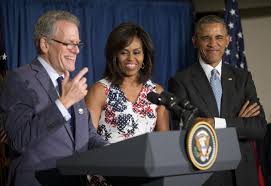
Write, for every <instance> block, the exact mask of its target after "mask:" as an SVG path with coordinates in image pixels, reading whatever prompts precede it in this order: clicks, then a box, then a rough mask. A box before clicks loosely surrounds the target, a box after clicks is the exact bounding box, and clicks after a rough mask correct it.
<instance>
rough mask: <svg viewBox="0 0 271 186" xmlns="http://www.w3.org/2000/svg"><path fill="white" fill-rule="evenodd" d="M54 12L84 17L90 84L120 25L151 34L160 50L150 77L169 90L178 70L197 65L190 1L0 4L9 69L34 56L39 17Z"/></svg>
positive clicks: (24, 0)
mask: <svg viewBox="0 0 271 186" xmlns="http://www.w3.org/2000/svg"><path fill="white" fill-rule="evenodd" d="M53 9H57V10H67V11H70V12H72V13H73V14H75V15H76V16H78V17H79V19H80V22H81V25H80V37H81V40H82V42H84V43H85V47H84V48H83V49H82V50H81V51H80V54H79V56H78V60H77V72H78V70H79V69H81V68H82V67H88V68H89V73H88V75H87V78H88V84H89V85H91V84H92V83H94V82H95V81H97V80H99V79H100V78H101V76H102V73H103V71H104V68H105V57H104V47H105V44H106V40H107V37H108V35H109V33H110V31H111V30H112V28H113V27H115V26H117V25H118V24H120V23H121V22H127V21H132V22H135V23H138V24H140V25H141V26H143V27H144V29H145V30H146V31H147V32H148V33H149V34H150V36H151V38H152V40H153V41H154V44H155V49H156V55H155V67H154V73H153V76H152V79H153V80H154V81H155V82H157V83H159V84H161V85H163V86H164V87H165V88H166V87H167V81H168V79H169V78H170V77H171V76H173V75H174V74H175V73H176V71H177V70H181V69H183V68H185V67H187V66H188V65H190V64H191V63H193V62H194V61H195V51H194V48H193V46H192V42H191V37H192V32H193V23H194V17H193V6H192V3H191V1H189V0H39V1H38V0H1V4H0V11H1V12H2V14H3V16H1V18H0V19H2V20H0V21H1V25H2V26H1V27H3V28H2V29H3V32H4V33H1V34H4V35H5V38H4V39H5V42H4V43H5V49H6V54H7V56H8V57H7V61H8V64H7V65H8V69H14V68H16V67H18V66H21V65H23V64H27V63H30V62H31V61H32V59H33V58H35V57H36V50H35V47H34V44H33V41H32V33H33V29H34V25H35V23H36V21H37V19H38V17H39V16H40V15H42V14H43V13H44V12H46V11H48V10H53ZM77 72H75V73H77Z"/></svg>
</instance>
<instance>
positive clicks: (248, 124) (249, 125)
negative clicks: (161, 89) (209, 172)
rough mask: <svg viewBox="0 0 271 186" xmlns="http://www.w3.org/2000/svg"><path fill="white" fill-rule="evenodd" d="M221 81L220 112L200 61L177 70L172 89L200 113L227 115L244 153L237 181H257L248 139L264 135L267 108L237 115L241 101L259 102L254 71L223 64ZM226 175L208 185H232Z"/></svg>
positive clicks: (171, 82)
mask: <svg viewBox="0 0 271 186" xmlns="http://www.w3.org/2000/svg"><path fill="white" fill-rule="evenodd" d="M221 81H222V82H221V83H222V89H223V90H222V91H223V92H222V102H221V114H220V116H219V113H218V109H217V106H216V102H215V97H214V94H213V91H212V88H211V86H210V84H209V81H208V79H207V77H206V75H205V73H204V71H203V69H202V67H201V66H200V64H199V63H195V64H193V65H192V66H190V67H189V68H188V69H186V70H184V71H183V72H178V73H177V74H176V76H175V77H174V78H172V79H170V81H169V89H170V91H171V92H173V93H174V94H175V95H176V96H178V97H179V98H180V99H184V98H185V99H188V100H190V101H191V104H193V105H194V106H196V107H198V109H199V115H200V116H201V117H221V118H225V119H226V122H227V127H235V128H236V131H237V135H238V138H239V144H240V150H241V155H242V160H241V163H240V164H239V166H238V168H237V169H236V171H235V174H236V182H237V185H238V186H241V185H242V186H247V185H249V186H253V185H257V173H256V166H255V161H254V156H253V149H252V147H251V145H250V142H249V140H250V139H253V140H257V139H263V137H264V135H265V131H266V120H265V116H264V112H263V110H262V108H261V113H260V115H259V116H257V117H251V118H240V117H238V113H239V111H240V110H241V107H242V105H243V104H244V103H245V102H246V101H247V100H250V101H252V102H257V103H259V99H258V98H257V94H256V89H255V86H254V83H253V80H252V77H251V74H250V73H249V72H247V71H245V70H242V69H237V68H235V67H233V66H230V65H227V64H223V65H222V74H221ZM226 174H227V173H226ZM212 177H213V176H212ZM225 178H226V177H225ZM223 179H224V178H223V175H222V176H220V177H219V176H217V179H214V180H213V181H212V182H213V184H208V185H218V183H219V182H222V183H223V182H224V183H226V184H224V185H231V184H230V183H229V184H227V182H228V181H227V180H228V179H227V178H226V179H224V180H223ZM234 179H235V178H234ZM233 181H234V182H235V180H233Z"/></svg>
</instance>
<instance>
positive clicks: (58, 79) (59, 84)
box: [56, 76, 75, 135]
mask: <svg viewBox="0 0 271 186" xmlns="http://www.w3.org/2000/svg"><path fill="white" fill-rule="evenodd" d="M56 81H57V84H58V93H59V96H61V93H62V81H63V77H62V76H60V77H58V78H57V80H56ZM68 111H69V113H70V115H71V119H70V120H69V121H67V125H69V126H70V128H71V131H72V134H73V135H74V118H75V117H74V110H73V106H71V107H70V108H69V109H68Z"/></svg>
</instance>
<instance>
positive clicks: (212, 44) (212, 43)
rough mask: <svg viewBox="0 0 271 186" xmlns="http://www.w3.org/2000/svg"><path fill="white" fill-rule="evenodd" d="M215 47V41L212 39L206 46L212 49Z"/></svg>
mask: <svg viewBox="0 0 271 186" xmlns="http://www.w3.org/2000/svg"><path fill="white" fill-rule="evenodd" d="M215 45H216V40H215V39H214V38H211V39H210V40H209V42H208V46H210V47H213V46H215Z"/></svg>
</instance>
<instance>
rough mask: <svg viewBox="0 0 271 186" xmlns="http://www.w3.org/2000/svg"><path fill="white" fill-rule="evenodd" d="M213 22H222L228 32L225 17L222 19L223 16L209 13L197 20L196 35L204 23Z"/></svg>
mask: <svg viewBox="0 0 271 186" xmlns="http://www.w3.org/2000/svg"><path fill="white" fill-rule="evenodd" d="M212 23H220V24H222V25H223V27H224V28H225V30H226V33H227V34H228V29H227V25H226V23H225V21H224V19H222V18H221V17H219V16H216V15H207V16H204V17H202V18H200V19H199V20H198V21H197V23H196V27H195V34H194V36H197V34H198V33H199V30H200V27H201V25H203V24H212Z"/></svg>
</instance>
